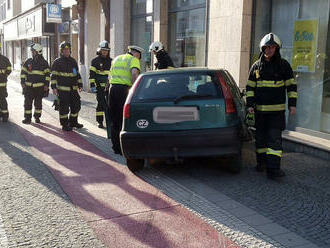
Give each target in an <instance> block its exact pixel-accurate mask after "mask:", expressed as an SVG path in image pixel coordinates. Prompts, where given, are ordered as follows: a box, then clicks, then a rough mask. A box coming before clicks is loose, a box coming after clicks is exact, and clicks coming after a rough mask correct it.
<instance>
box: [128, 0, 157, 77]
mask: <svg viewBox="0 0 330 248" xmlns="http://www.w3.org/2000/svg"><path fill="white" fill-rule="evenodd" d="M131 12H132V17H131V20H132V22H131V44H134V45H137V46H140V47H142V48H143V49H144V53H143V54H142V59H141V69H142V71H147V70H150V69H151V54H150V53H149V46H150V44H151V42H152V38H151V37H152V30H153V0H139V1H135V0H134V1H132V10H131Z"/></svg>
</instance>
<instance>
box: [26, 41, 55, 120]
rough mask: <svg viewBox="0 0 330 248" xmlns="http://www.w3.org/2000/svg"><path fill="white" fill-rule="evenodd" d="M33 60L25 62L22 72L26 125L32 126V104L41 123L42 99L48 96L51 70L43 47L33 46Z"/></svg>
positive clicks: (36, 117) (36, 118)
mask: <svg viewBox="0 0 330 248" xmlns="http://www.w3.org/2000/svg"><path fill="white" fill-rule="evenodd" d="M31 52H32V58H29V59H27V60H26V61H25V63H24V65H23V66H22V70H21V85H22V88H23V94H24V120H23V121H22V122H23V123H24V124H30V123H31V118H32V103H33V102H34V115H33V116H34V118H35V121H36V123H40V117H41V112H42V98H43V97H44V96H45V95H47V94H48V91H49V81H50V68H49V65H48V62H47V61H46V60H45V59H44V57H43V56H42V46H41V45H40V44H38V43H35V44H32V45H31Z"/></svg>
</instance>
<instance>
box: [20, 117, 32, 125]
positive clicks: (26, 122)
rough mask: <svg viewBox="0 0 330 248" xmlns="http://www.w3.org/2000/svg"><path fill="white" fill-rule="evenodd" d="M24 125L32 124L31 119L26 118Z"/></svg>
mask: <svg viewBox="0 0 330 248" xmlns="http://www.w3.org/2000/svg"><path fill="white" fill-rule="evenodd" d="M22 123H24V124H31V119H30V118H25V119H24V120H22Z"/></svg>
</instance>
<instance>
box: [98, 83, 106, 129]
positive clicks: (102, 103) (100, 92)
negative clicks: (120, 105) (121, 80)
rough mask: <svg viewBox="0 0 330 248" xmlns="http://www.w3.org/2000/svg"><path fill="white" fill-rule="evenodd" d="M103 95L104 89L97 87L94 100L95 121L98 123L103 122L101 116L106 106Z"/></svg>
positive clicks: (104, 93)
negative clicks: (95, 102)
mask: <svg viewBox="0 0 330 248" xmlns="http://www.w3.org/2000/svg"><path fill="white" fill-rule="evenodd" d="M105 95H106V92H105V91H104V88H103V87H98V88H97V93H96V100H97V106H96V121H97V122H98V123H102V122H103V116H104V111H105V106H106V101H105Z"/></svg>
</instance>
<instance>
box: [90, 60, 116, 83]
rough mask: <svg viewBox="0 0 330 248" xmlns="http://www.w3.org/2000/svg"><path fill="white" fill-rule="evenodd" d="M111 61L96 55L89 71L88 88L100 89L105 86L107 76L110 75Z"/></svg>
mask: <svg viewBox="0 0 330 248" xmlns="http://www.w3.org/2000/svg"><path fill="white" fill-rule="evenodd" d="M111 61H112V59H111V58H110V57H109V56H107V57H103V56H101V55H98V56H97V57H95V58H94V59H93V60H92V63H91V67H90V69H89V83H90V87H91V88H92V87H96V86H97V87H102V88H104V87H105V86H106V83H107V81H108V76H109V73H110V67H111Z"/></svg>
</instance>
